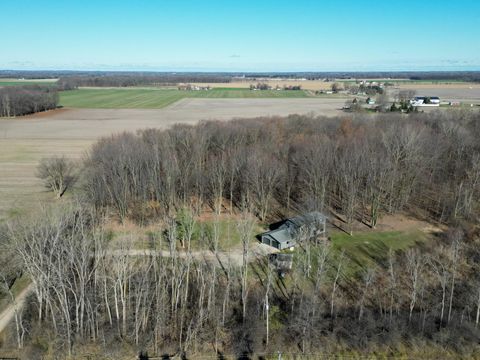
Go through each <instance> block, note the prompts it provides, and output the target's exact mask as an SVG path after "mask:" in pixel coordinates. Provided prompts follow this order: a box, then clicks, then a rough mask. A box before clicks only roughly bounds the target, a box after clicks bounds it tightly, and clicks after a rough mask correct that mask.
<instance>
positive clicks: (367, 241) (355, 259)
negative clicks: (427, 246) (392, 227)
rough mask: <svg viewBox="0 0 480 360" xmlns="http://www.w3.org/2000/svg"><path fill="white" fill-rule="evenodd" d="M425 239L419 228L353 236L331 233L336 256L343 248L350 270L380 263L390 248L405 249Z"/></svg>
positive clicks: (361, 233)
mask: <svg viewBox="0 0 480 360" xmlns="http://www.w3.org/2000/svg"><path fill="white" fill-rule="evenodd" d="M426 239H427V235H426V234H425V233H423V232H421V231H419V230H411V231H382V232H360V233H356V234H354V235H353V236H350V235H348V234H345V233H340V232H335V233H332V234H331V241H332V247H333V250H334V253H335V254H336V255H337V256H338V255H339V254H340V253H341V251H342V250H343V251H344V254H345V255H346V257H347V258H348V259H349V265H348V267H349V268H350V270H352V271H356V270H359V269H362V268H365V267H368V266H372V265H375V264H378V263H381V262H383V261H385V260H386V259H387V257H388V254H389V252H390V251H391V250H392V251H399V250H405V249H408V248H410V247H413V246H415V245H416V244H418V243H421V242H424V241H425V240H426Z"/></svg>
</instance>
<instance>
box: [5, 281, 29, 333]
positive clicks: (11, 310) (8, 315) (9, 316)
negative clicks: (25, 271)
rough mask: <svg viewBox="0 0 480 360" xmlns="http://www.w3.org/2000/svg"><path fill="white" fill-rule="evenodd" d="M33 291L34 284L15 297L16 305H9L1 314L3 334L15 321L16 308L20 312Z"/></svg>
mask: <svg viewBox="0 0 480 360" xmlns="http://www.w3.org/2000/svg"><path fill="white" fill-rule="evenodd" d="M32 291H33V284H30V285H28V286H27V287H26V288H25V289H23V290H22V291H21V292H20V294H18V295H17V296H16V297H15V303H14V304H10V305H8V306H7V308H6V309H5V310H3V311H2V312H1V313H0V333H2V332H3V331H4V330H5V328H6V327H7V326H8V324H10V321H12V320H13V319H14V317H15V306H16V307H17V311H19V310H20V309H21V308H22V307H23V305H24V304H25V300H26V299H27V297H28V295H30V293H31V292H32Z"/></svg>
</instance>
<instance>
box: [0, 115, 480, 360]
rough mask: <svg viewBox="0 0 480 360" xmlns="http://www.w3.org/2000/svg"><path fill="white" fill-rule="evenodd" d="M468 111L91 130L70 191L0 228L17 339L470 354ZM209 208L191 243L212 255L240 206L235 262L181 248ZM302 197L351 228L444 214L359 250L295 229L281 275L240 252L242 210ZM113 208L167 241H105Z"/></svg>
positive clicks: (220, 350) (234, 349)
mask: <svg viewBox="0 0 480 360" xmlns="http://www.w3.org/2000/svg"><path fill="white" fill-rule="evenodd" d="M479 120H480V119H479V114H478V113H474V112H448V113H447V112H445V113H435V114H431V115H427V114H412V115H408V116H407V115H394V114H386V115H379V116H378V117H376V118H372V117H362V116H356V117H354V118H353V119H350V118H348V119H347V118H346V119H338V118H323V117H318V118H317V117H310V116H290V117H288V118H259V119H250V120H237V121H231V122H205V123H201V124H199V125H197V126H184V125H178V126H175V127H173V128H172V129H170V130H164V131H162V130H154V129H150V130H144V131H139V132H138V133H137V134H130V133H124V134H120V135H115V136H111V137H108V138H104V139H101V140H100V141H98V143H96V144H95V145H94V146H93V147H92V149H91V151H90V152H89V154H88V156H86V158H85V160H84V164H83V166H82V170H81V175H80V178H79V180H78V181H79V186H80V188H79V190H78V192H77V194H76V196H74V197H72V200H71V201H70V202H69V203H67V204H64V205H61V206H60V205H59V206H55V207H53V208H50V209H48V208H47V209H44V210H42V211H40V213H39V214H37V215H36V216H33V217H32V218H31V219H29V220H28V219H26V218H22V219H19V220H18V221H12V222H10V223H9V224H8V226H7V227H5V228H4V229H2V232H1V234H3V238H2V243H3V244H8V246H6V247H5V249H6V251H5V252H3V253H4V254H5V256H4V258H3V259H2V261H3V263H2V264H4V266H1V267H0V269H2V270H0V271H1V272H2V274H3V276H4V278H5V279H8V278H11V277H13V276H18V274H19V273H24V274H28V276H29V277H30V279H31V280H32V282H33V284H34V297H33V299H32V302H31V305H30V307H28V310H26V311H24V313H23V314H22V316H21V317H19V319H18V321H17V323H16V326H15V324H14V325H13V327H12V334H15V335H14V336H12V342H16V343H17V344H18V345H19V346H24V345H26V344H28V343H32V342H35V341H38V339H39V338H43V339H48V340H47V341H49V342H51V343H54V344H55V345H54V347H56V348H57V349H64V351H68V352H71V353H75V351H76V349H77V348H80V347H81V346H83V345H85V344H95V345H96V346H99V347H102V348H104V349H110V350H109V351H115V350H112V349H116V348H117V346H115V344H119V343H122V344H124V345H125V344H128V345H129V346H131V347H132V348H134V349H136V351H138V352H139V351H143V350H148V351H150V352H152V353H156V354H161V353H177V354H183V355H184V356H185V357H186V358H195V356H194V355H192V354H198V353H204V352H214V353H216V354H236V355H237V356H240V355H241V354H246V355H249V354H254V353H256V354H261V353H273V352H274V351H277V350H281V351H284V352H288V351H291V352H296V353H302V354H312V353H316V352H319V351H320V352H322V353H334V352H335V351H338V350H340V349H342V350H352V351H353V350H359V351H363V352H368V351H376V350H378V351H385V354H390V355H391V354H397V353H398V352H401V349H402V348H405V347H407V348H408V347H413V348H418V347H424V348H433V349H437V350H439V351H440V352H441V353H443V352H444V351H449V352H451V353H455V354H461V355H472V354H474V352H475V351H476V348H477V344H478V342H479V340H480V331H479V329H478V325H479V320H480V277H479V271H478V270H479V269H478V258H479V256H480V253H479V250H478V249H479V247H478V246H479V240H480V238H479V229H478V227H477V226H476V223H475V222H476V220H477V219H478V215H479V212H478V195H479V191H480V182H479V181H480V151H479V150H480V143H479V141H478V139H479V135H480V125H479V124H480V123H479ZM52 166H53V165H52ZM207 208H210V209H212V210H213V212H214V214H216V215H215V216H214V219H213V222H212V226H213V227H212V228H210V230H208V231H207V230H206V229H205V231H201V232H200V237H201V238H202V242H203V243H204V244H209V245H208V247H207V248H208V249H209V250H208V251H211V252H213V253H214V254H215V255H217V249H218V242H219V232H218V226H219V219H220V215H221V214H226V213H228V214H232V215H235V216H236V219H237V225H236V227H237V230H238V232H239V234H240V239H241V246H242V255H241V256H242V261H241V264H240V265H235V264H233V263H231V262H226V263H223V262H222V263H221V264H219V263H218V262H216V261H205V260H202V259H199V258H197V257H195V256H193V253H192V251H191V245H192V242H193V241H194V239H193V229H194V227H195V224H196V223H197V222H198V215H201V214H202V213H203V212H204V211H205V210H206V209H207ZM307 210H320V211H322V212H325V213H328V214H329V215H330V217H331V218H332V219H338V220H339V222H338V223H339V226H340V227H341V228H342V229H343V230H344V231H346V232H348V233H351V232H353V231H354V230H355V224H359V223H364V224H368V226H370V227H372V228H374V227H375V226H376V224H377V221H378V219H379V218H380V217H381V216H382V215H384V214H395V213H398V212H407V213H409V214H412V215H414V216H417V217H419V218H423V219H426V220H428V221H430V222H432V223H440V224H443V225H444V226H448V228H449V230H448V231H445V232H441V233H439V234H438V235H437V236H436V237H435V239H433V240H432V241H431V242H429V243H426V244H422V246H415V247H412V248H410V249H407V250H405V251H397V252H395V251H393V250H390V251H388V252H387V253H388V255H387V256H385V257H382V256H378V257H377V256H375V254H373V255H369V257H368V261H359V258H358V257H355V256H354V255H352V254H349V253H348V252H346V251H345V250H344V249H342V248H341V247H336V246H333V245H332V243H330V242H328V241H327V242H325V241H320V240H319V239H308V240H307V239H303V241H300V242H299V243H300V246H299V248H298V249H297V250H296V252H295V255H294V256H295V261H294V266H293V269H292V271H291V272H289V273H288V274H286V275H285V276H282V275H281V274H279V272H277V271H276V269H275V268H274V267H273V266H272V264H271V263H269V262H268V259H267V258H265V259H261V260H255V259H253V258H251V254H250V249H251V246H252V242H253V241H255V238H254V235H256V234H255V233H254V232H253V228H254V227H253V226H254V224H255V223H257V222H261V223H265V222H267V221H268V222H270V221H274V220H278V219H281V218H285V217H287V216H288V215H290V214H295V213H301V212H303V211H307ZM112 217H114V218H117V219H118V220H120V221H127V220H133V221H136V222H138V223H140V224H157V225H158V229H159V231H158V232H156V233H154V234H152V235H151V249H153V250H156V249H168V250H167V251H168V253H169V256H168V257H164V256H160V255H157V254H156V253H155V252H153V253H148V254H144V255H138V254H137V255H135V256H132V249H133V247H134V245H133V242H131V241H128V240H125V241H123V242H122V243H120V244H118V243H117V244H116V245H115V246H114V247H112V245H111V244H110V240H109V234H108V232H107V231H105V229H104V226H105V223H106V222H108V221H111V220H112ZM379 236H380V235H379ZM7 254H8V255H7ZM4 269H5V270H4ZM6 269H9V270H8V272H7V270H6ZM35 339H37V340H35Z"/></svg>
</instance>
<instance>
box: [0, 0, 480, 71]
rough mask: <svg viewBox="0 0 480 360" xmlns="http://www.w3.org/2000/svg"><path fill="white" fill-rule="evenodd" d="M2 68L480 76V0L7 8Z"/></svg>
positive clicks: (3, 1) (11, 3) (0, 24)
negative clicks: (461, 73) (439, 72)
mask: <svg viewBox="0 0 480 360" xmlns="http://www.w3.org/2000/svg"><path fill="white" fill-rule="evenodd" d="M0 69H91V70H94V69H100V70H167V71H170V70H173V71H175V70H220V71H224V70H225V71H229V70H230V71H300V70H304V71H309V70H312V71H315V70H317V71H322V70H323V71H328V70H345V71H347V70H349V71H354V70H430V69H431V70H480V1H478V0H455V1H443V0H440V1H439V0H437V1H419V0H416V1H410V0H408V1H402V0H397V1H392V0H383V1H364V0H344V1H339V0H337V1H334V0H328V1H324V0H316V1H313V0H312V1H307V0H289V1H283V0H274V1H266V0H264V1H262V0H235V1H233V0H197V1H194V0H190V1H187V0H150V1H147V0H130V1H124V0H82V1H79V0H48V1H47V0H30V1H29V0H0Z"/></svg>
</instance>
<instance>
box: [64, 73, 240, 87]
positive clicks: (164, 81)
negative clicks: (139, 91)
mask: <svg viewBox="0 0 480 360" xmlns="http://www.w3.org/2000/svg"><path fill="white" fill-rule="evenodd" d="M230 80H231V77H229V76H222V75H215V74H213V75H210V74H159V75H142V74H127V75H121V74H112V75H94V76H90V75H87V76H66V77H61V78H60V79H59V80H58V86H59V88H60V89H63V90H71V89H73V88H76V87H79V86H113V87H127V86H142V85H144V86H146V85H150V86H152V85H153V86H155V85H176V84H178V83H191V82H204V83H209V82H215V83H217V82H230Z"/></svg>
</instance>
